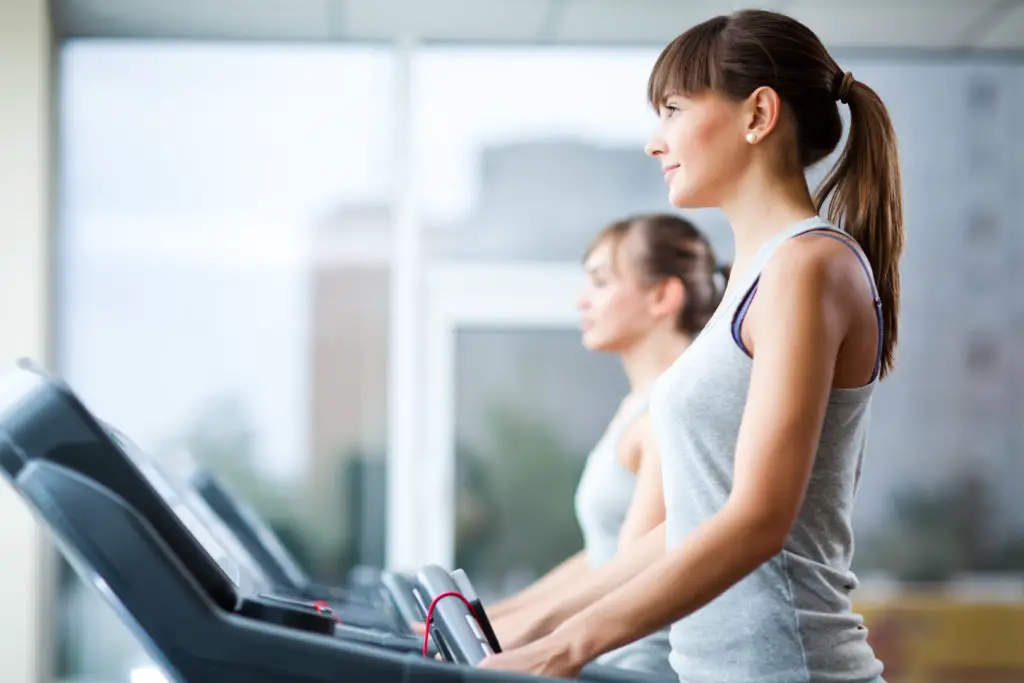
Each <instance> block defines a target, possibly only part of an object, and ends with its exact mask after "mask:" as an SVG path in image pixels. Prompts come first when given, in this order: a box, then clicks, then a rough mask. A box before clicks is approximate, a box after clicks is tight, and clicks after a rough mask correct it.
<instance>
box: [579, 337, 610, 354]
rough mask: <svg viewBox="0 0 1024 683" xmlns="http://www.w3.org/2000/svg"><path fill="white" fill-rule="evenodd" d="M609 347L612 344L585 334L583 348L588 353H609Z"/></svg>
mask: <svg viewBox="0 0 1024 683" xmlns="http://www.w3.org/2000/svg"><path fill="white" fill-rule="evenodd" d="M609 346H610V344H608V340H606V339H600V338H596V337H593V336H591V335H588V334H586V333H584V334H583V348H585V349H586V350H587V351H607V350H608V347H609Z"/></svg>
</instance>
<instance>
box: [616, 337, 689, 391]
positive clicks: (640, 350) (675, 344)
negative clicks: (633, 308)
mask: <svg viewBox="0 0 1024 683" xmlns="http://www.w3.org/2000/svg"><path fill="white" fill-rule="evenodd" d="M690 341H691V339H690V336H689V335H688V334H683V333H682V332H677V331H675V330H673V331H671V332H665V333H661V334H657V333H654V334H650V335H648V336H646V337H644V338H643V339H641V340H639V341H638V342H637V343H636V344H634V345H633V346H631V347H630V348H628V349H626V350H625V351H623V352H621V353H620V354H619V357H620V358H621V359H622V367H623V369H624V370H625V371H626V377H627V378H628V379H629V388H630V391H631V392H632V393H634V394H644V393H647V392H648V391H649V390H650V388H651V385H652V384H654V380H656V379H658V376H659V375H661V373H663V372H665V371H666V370H668V368H669V366H670V365H672V363H674V362H675V361H676V359H677V358H679V356H680V354H682V353H683V351H685V350H686V347H688V346H689V345H690Z"/></svg>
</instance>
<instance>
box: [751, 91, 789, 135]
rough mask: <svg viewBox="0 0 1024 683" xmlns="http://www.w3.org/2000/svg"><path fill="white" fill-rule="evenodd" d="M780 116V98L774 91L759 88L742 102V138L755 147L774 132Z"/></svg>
mask: <svg viewBox="0 0 1024 683" xmlns="http://www.w3.org/2000/svg"><path fill="white" fill-rule="evenodd" d="M781 116H782V98H781V97H779V93H777V92H775V90H774V89H772V88H769V87H767V86H761V87H760V88H758V89H757V90H755V91H754V92H752V93H750V96H749V97H748V98H747V100H746V102H744V116H743V123H744V125H745V128H744V130H743V136H744V137H745V138H746V140H747V142H749V143H750V144H752V145H756V144H757V143H759V142H760V141H761V140H764V139H765V138H766V137H768V135H770V134H771V132H772V131H773V130H775V126H776V124H778V122H779V119H780V118H781Z"/></svg>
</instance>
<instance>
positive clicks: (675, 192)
mask: <svg viewBox="0 0 1024 683" xmlns="http://www.w3.org/2000/svg"><path fill="white" fill-rule="evenodd" d="M700 194H701V193H699V192H694V191H693V190H691V189H690V188H678V189H676V188H674V187H670V188H669V189H668V203H669V204H671V205H672V206H674V207H676V208H677V209H704V208H707V207H709V206H711V204H710V203H708V202H707V201H705V200H706V197H701V196H700ZM704 194H706V193H704Z"/></svg>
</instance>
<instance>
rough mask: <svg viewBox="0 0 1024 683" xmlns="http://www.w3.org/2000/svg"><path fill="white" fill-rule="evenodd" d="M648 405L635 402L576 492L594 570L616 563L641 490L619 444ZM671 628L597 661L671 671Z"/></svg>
mask: <svg viewBox="0 0 1024 683" xmlns="http://www.w3.org/2000/svg"><path fill="white" fill-rule="evenodd" d="M647 405H648V400H647V398H646V397H645V398H644V399H643V400H639V401H636V402H635V404H634V405H633V406H631V407H630V410H629V411H628V412H626V413H623V414H622V415H620V416H619V419H618V420H617V421H616V423H615V424H613V425H611V426H610V427H609V429H608V430H607V431H606V432H605V433H604V435H603V436H602V437H601V440H600V441H598V443H597V445H596V446H595V447H594V450H593V451H591V453H590V456H589V457H588V458H587V464H586V466H585V467H584V469H583V476H582V477H580V483H579V486H578V487H577V489H576V518H577V520H578V521H579V525H580V530H581V531H582V532H583V544H584V548H585V550H586V553H587V560H588V561H589V563H590V566H591V567H594V568H597V567H600V566H601V565H603V564H604V563H606V562H608V561H609V560H611V559H612V558H613V557H614V556H615V553H616V552H618V549H619V535H620V533H621V531H622V525H623V523H624V522H625V521H626V513H627V512H628V511H629V506H630V504H631V503H632V501H633V494H634V492H635V490H636V475H634V474H633V473H632V472H630V471H629V470H628V469H626V468H625V467H623V465H622V463H621V462H619V442H620V441H621V440H622V436H623V434H624V433H625V431H626V430H627V429H628V428H629V426H630V425H632V424H633V423H634V422H635V421H636V420H637V419H639V418H640V417H641V416H642V415H643V414H644V413H646V412H647ZM669 650H670V646H669V642H668V629H665V630H663V631H659V632H657V633H654V634H652V635H651V636H649V637H647V638H644V639H642V640H639V641H637V642H634V643H630V644H629V645H626V646H625V647H622V648H619V649H618V650H614V651H612V652H608V653H606V654H604V655H602V656H601V657H599V658H598V660H597V661H598V662H599V663H601V664H605V665H608V666H614V667H617V668H620V669H629V670H633V671H643V672H646V673H663V674H668V673H670V672H671V666H670V665H669V661H668V654H669Z"/></svg>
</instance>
